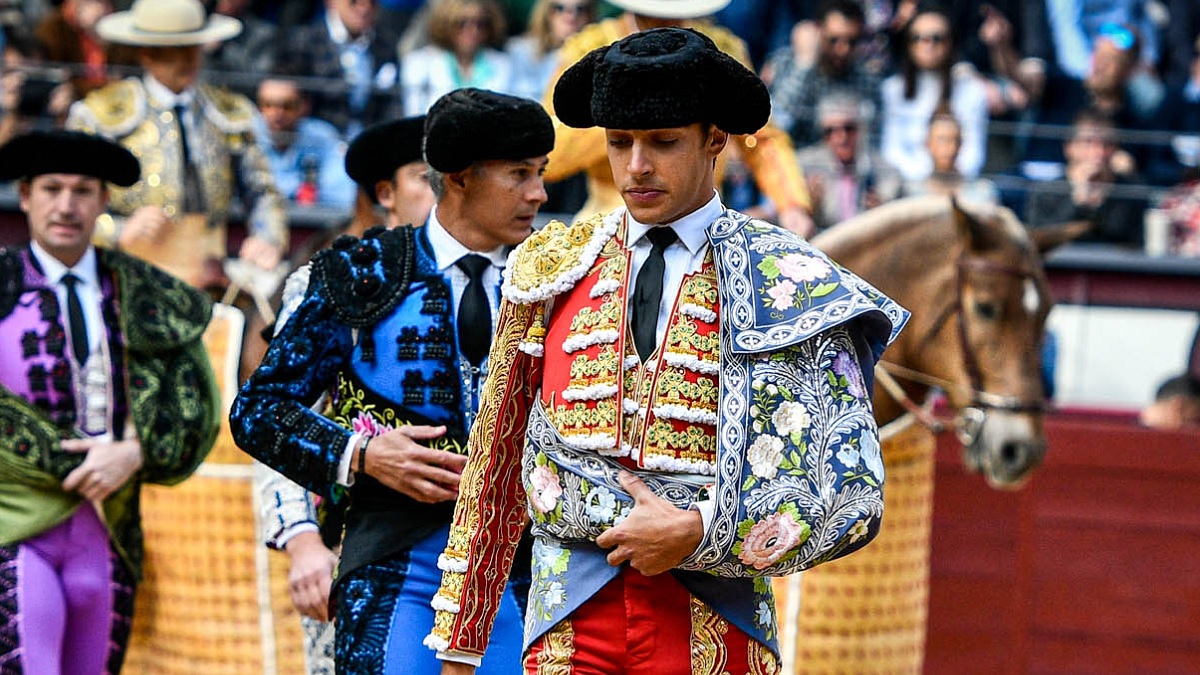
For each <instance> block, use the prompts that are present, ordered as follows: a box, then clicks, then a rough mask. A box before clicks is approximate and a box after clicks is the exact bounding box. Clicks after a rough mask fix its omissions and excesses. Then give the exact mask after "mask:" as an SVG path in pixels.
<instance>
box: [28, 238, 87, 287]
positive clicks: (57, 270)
mask: <svg viewBox="0 0 1200 675" xmlns="http://www.w3.org/2000/svg"><path fill="white" fill-rule="evenodd" d="M29 250H30V251H32V252H33V257H34V258H35V259H36V260H37V262H38V265H39V266H41V268H42V274H43V275H44V276H45V277H46V280H47V281H49V282H50V284H51V285H52V286H57V285H58V284H60V283H62V278H63V276H65V275H66V273H67V272H70V273H72V274H74V275H75V276H77V277H79V279H80V281H82V282H83V283H84V284H85V285H90V286H91V287H92V288H99V287H100V275H99V274H98V273H97V272H96V248H95V247H94V246H88V247H87V250H86V251H84V253H83V257H82V258H80V259H79V262H77V263H75V265H74V266H73V267H67V266H66V265H64V264H62V261H61V260H59V259H58V258H55V257H54V256H52V255H50V254H49V253H48V252H47V251H46V249H44V248H42V247H41V246H39V245H38V243H37V242H36V241H31V242H29Z"/></svg>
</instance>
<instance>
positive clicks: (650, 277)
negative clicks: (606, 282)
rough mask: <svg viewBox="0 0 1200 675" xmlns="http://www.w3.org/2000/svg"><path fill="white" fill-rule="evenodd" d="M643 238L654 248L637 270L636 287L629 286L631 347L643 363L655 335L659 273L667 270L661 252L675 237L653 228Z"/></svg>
mask: <svg viewBox="0 0 1200 675" xmlns="http://www.w3.org/2000/svg"><path fill="white" fill-rule="evenodd" d="M646 238H647V239H649V240H650V242H651V243H652V244H654V246H653V247H652V248H651V249H650V257H648V258H646V262H644V263H642V269H640V270H638V275H637V283H636V284H634V286H633V344H634V346H635V347H637V353H638V356H639V357H641V359H642V361H643V362H645V360H646V359H648V358H650V354H652V353H653V352H654V344H655V342H656V340H655V334H656V333H657V331H658V308H659V305H661V304H662V294H663V273H664V272H665V271H666V269H667V264H666V262H665V261H664V260H663V251H665V250H666V249H667V247H668V246H670V245H671V244H673V243H675V240H676V239H678V238H679V237H678V235H676V234H675V230H674V229H672V228H670V227H655V228H651V229H650V231H649V232H647V233H646Z"/></svg>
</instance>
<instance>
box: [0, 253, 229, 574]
mask: <svg viewBox="0 0 1200 675" xmlns="http://www.w3.org/2000/svg"><path fill="white" fill-rule="evenodd" d="M96 253H97V260H98V264H99V271H100V279H101V284H102V286H103V290H104V299H105V300H104V301H105V304H106V306H107V307H108V308H111V309H109V310H107V311H105V312H103V316H104V324H105V329H106V331H107V333H108V345H109V347H108V349H109V352H110V355H111V359H112V361H113V363H112V364H111V365H112V371H111V378H112V390H113V391H111V392H110V399H111V400H112V401H113V404H112V406H111V414H112V418H113V419H112V425H111V426H112V430H113V432H114V434H120V433H121V431H122V430H123V429H124V428H125V426H126V419H125V418H126V415H128V418H129V420H130V421H131V422H132V427H133V429H134V430H135V431H136V432H137V437H138V439H139V441H140V442H141V446H142V455H143V466H142V468H141V470H140V471H139V472H138V473H137V474H135V475H134V477H133V478H132V479H131V480H130V481H129V482H128V483H126V484H125V485H124V486H123V487H122V488H120V489H119V490H118V491H117V492H115V493H114V494H113V495H112V496H110V497H109V498H108V499H106V500H105V501H104V504H103V516H104V520H105V522H106V524H107V526H108V530H109V533H110V535H111V537H112V539H113V542H114V545H115V547H116V549H117V551H118V553H119V554H120V556H121V559H122V561H123V562H124V563H125V565H126V566H128V568H129V570H130V571H131V572H132V573H133V574H134V576H135V577H139V576H140V574H141V563H142V530H141V523H140V519H139V514H138V494H139V489H140V485H141V483H143V482H150V483H162V484H174V483H178V482H180V481H182V480H183V479H185V478H187V477H188V476H189V475H191V473H192V472H193V471H194V470H195V469H196V467H197V466H199V464H200V463H201V462H202V461H203V460H204V458H205V456H206V455H207V454H208V451H209V449H210V448H211V447H212V444H213V441H214V440H215V438H216V433H217V425H218V422H219V417H218V410H219V409H220V403H219V397H218V393H217V388H216V380H215V377H214V376H213V373H212V369H211V367H210V365H209V361H208V355H207V352H206V351H205V349H204V346H203V344H202V342H201V336H202V334H203V332H204V328H205V326H207V324H208V321H209V317H210V315H211V303H210V302H209V300H208V299H207V298H206V297H205V296H204V295H202V294H201V293H199V292H197V291H195V290H194V289H192V288H190V287H188V286H186V285H185V284H183V283H182V282H180V281H178V280H177V279H175V278H174V277H171V276H169V275H167V274H164V273H162V272H160V271H158V270H157V269H155V268H154V267H151V266H150V265H148V264H146V263H143V262H141V261H139V260H135V259H133V258H131V257H129V256H127V255H124V254H122V253H119V252H115V251H109V250H105V249H96ZM63 315H64V313H63V311H62V308H60V307H58V302H57V299H56V298H55V296H54V291H53V289H52V288H51V287H50V285H49V283H48V282H47V280H46V278H45V277H44V276H43V275H42V273H41V272H40V270H38V269H37V267H36V265H35V264H34V263H33V261H32V255H31V253H30V252H29V249H28V248H24V249H17V248H11V249H0V329H3V328H5V324H8V327H9V328H13V329H15V330H16V331H17V332H21V333H22V334H23V336H24V337H23V339H22V342H23V344H22V345H20V346H18V345H13V344H5V345H4V346H3V348H4V349H5V350H6V354H10V355H13V356H14V358H11V359H10V358H9V357H8V356H6V357H5V364H4V366H3V367H4V369H5V371H6V373H5V379H6V381H9V382H14V381H25V382H26V384H27V387H26V389H27V391H22V392H16V391H13V390H11V389H9V388H6V387H0V545H8V544H12V543H17V542H20V541H22V540H25V539H28V538H29V537H31V536H34V535H37V534H39V533H41V532H44V531H46V530H47V529H49V528H51V527H54V526H55V525H57V524H59V523H61V522H63V521H65V520H66V519H67V518H69V517H70V516H71V514H73V513H74V512H75V510H76V509H78V508H80V507H83V508H90V507H89V506H87V505H86V504H85V503H84V502H83V500H82V499H81V498H80V497H79V496H78V495H77V494H75V493H68V492H64V491H63V489H62V481H63V480H64V479H65V478H66V477H67V475H68V474H69V473H70V472H71V471H72V470H74V469H75V468H76V467H78V466H79V465H80V464H81V463H82V462H83V460H84V458H85V455H84V454H82V453H71V452H64V451H63V450H62V448H61V445H60V441H61V440H62V439H65V438H74V437H75V436H76V433H75V431H74V424H75V415H74V409H75V403H74V396H75V392H73V391H72V390H71V384H70V383H71V376H70V370H69V369H70V366H69V364H68V363H67V362H66V361H65V360H63V352H62V347H63V344H62V341H63V336H64V335H65V333H64V328H63V326H64V324H63V321H62V318H61V317H62V316H63ZM17 355H20V356H19V357H18V356H17ZM44 358H50V359H57V363H56V365H54V366H52V367H51V368H50V369H49V370H50V377H49V378H48V382H47V381H46V378H43V377H41V376H40V375H38V376H37V377H34V375H35V374H38V373H41V372H42V370H43V369H45V366H44V365H43V364H41V363H35V361H38V360H39V359H44ZM29 364H32V365H29ZM9 369H13V370H14V371H19V372H7V371H9ZM64 369H65V370H64ZM35 370H36V371H37V373H35ZM26 371H28V372H26ZM59 371H63V374H62V375H61V376H60V374H59ZM26 378H28V379H26ZM34 380H38V381H37V382H35V381H34ZM47 389H48V390H49V391H47ZM43 393H45V394H46V396H44V397H43V396H42V394H43ZM118 438H119V436H118Z"/></svg>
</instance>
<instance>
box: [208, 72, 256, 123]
mask: <svg viewBox="0 0 1200 675" xmlns="http://www.w3.org/2000/svg"><path fill="white" fill-rule="evenodd" d="M200 96H201V98H202V99H203V101H204V105H203V108H204V116H205V117H206V118H207V119H208V120H209V121H211V122H212V123H213V124H215V125H217V128H219V129H221V130H222V131H224V132H225V133H227V134H241V133H244V132H247V131H250V130H251V129H253V127H254V103H252V102H251V101H250V99H248V98H246V97H245V96H242V95H241V94H237V93H234V92H232V91H230V90H228V89H225V88H223V87H216V86H213V85H208V84H205V85H200Z"/></svg>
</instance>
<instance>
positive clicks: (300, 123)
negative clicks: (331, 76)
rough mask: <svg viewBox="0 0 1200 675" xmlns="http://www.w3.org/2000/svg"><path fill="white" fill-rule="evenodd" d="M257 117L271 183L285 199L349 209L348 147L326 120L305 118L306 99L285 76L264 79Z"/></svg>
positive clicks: (351, 199) (351, 184)
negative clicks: (273, 183)
mask: <svg viewBox="0 0 1200 675" xmlns="http://www.w3.org/2000/svg"><path fill="white" fill-rule="evenodd" d="M255 98H256V102H257V103H258V111H259V113H260V114H261V117H260V118H257V119H258V120H260V122H259V127H260V128H259V130H258V132H259V133H258V144H259V147H261V148H262V151H263V154H265V155H266V156H267V162H268V163H269V164H270V166H271V174H272V175H273V176H274V177H275V185H276V186H277V187H278V188H279V191H280V192H281V193H283V196H284V197H286V198H288V199H290V200H292V201H293V202H297V203H301V204H322V205H325V206H336V207H344V208H349V207H350V206H351V205H352V204H353V203H354V193H355V187H354V182H353V181H351V180H350V177H349V176H347V175H346V169H345V167H344V166H343V157H344V156H345V153H346V144H345V142H344V141H342V139H341V136H340V135H339V134H338V130H337V129H336V128H335V127H334V126H333V125H332V124H330V123H329V122H326V121H325V120H320V119H317V118H315V117H309V115H308V113H309V110H310V108H311V106H310V104H309V100H308V96H307V95H306V94H305V92H304V90H303V89H301V88H300V85H299V84H298V83H297V82H296V81H295V80H292V79H288V78H284V77H268V78H266V79H264V80H263V81H262V82H260V83H259V85H258V92H257V93H256V96H255Z"/></svg>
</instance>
